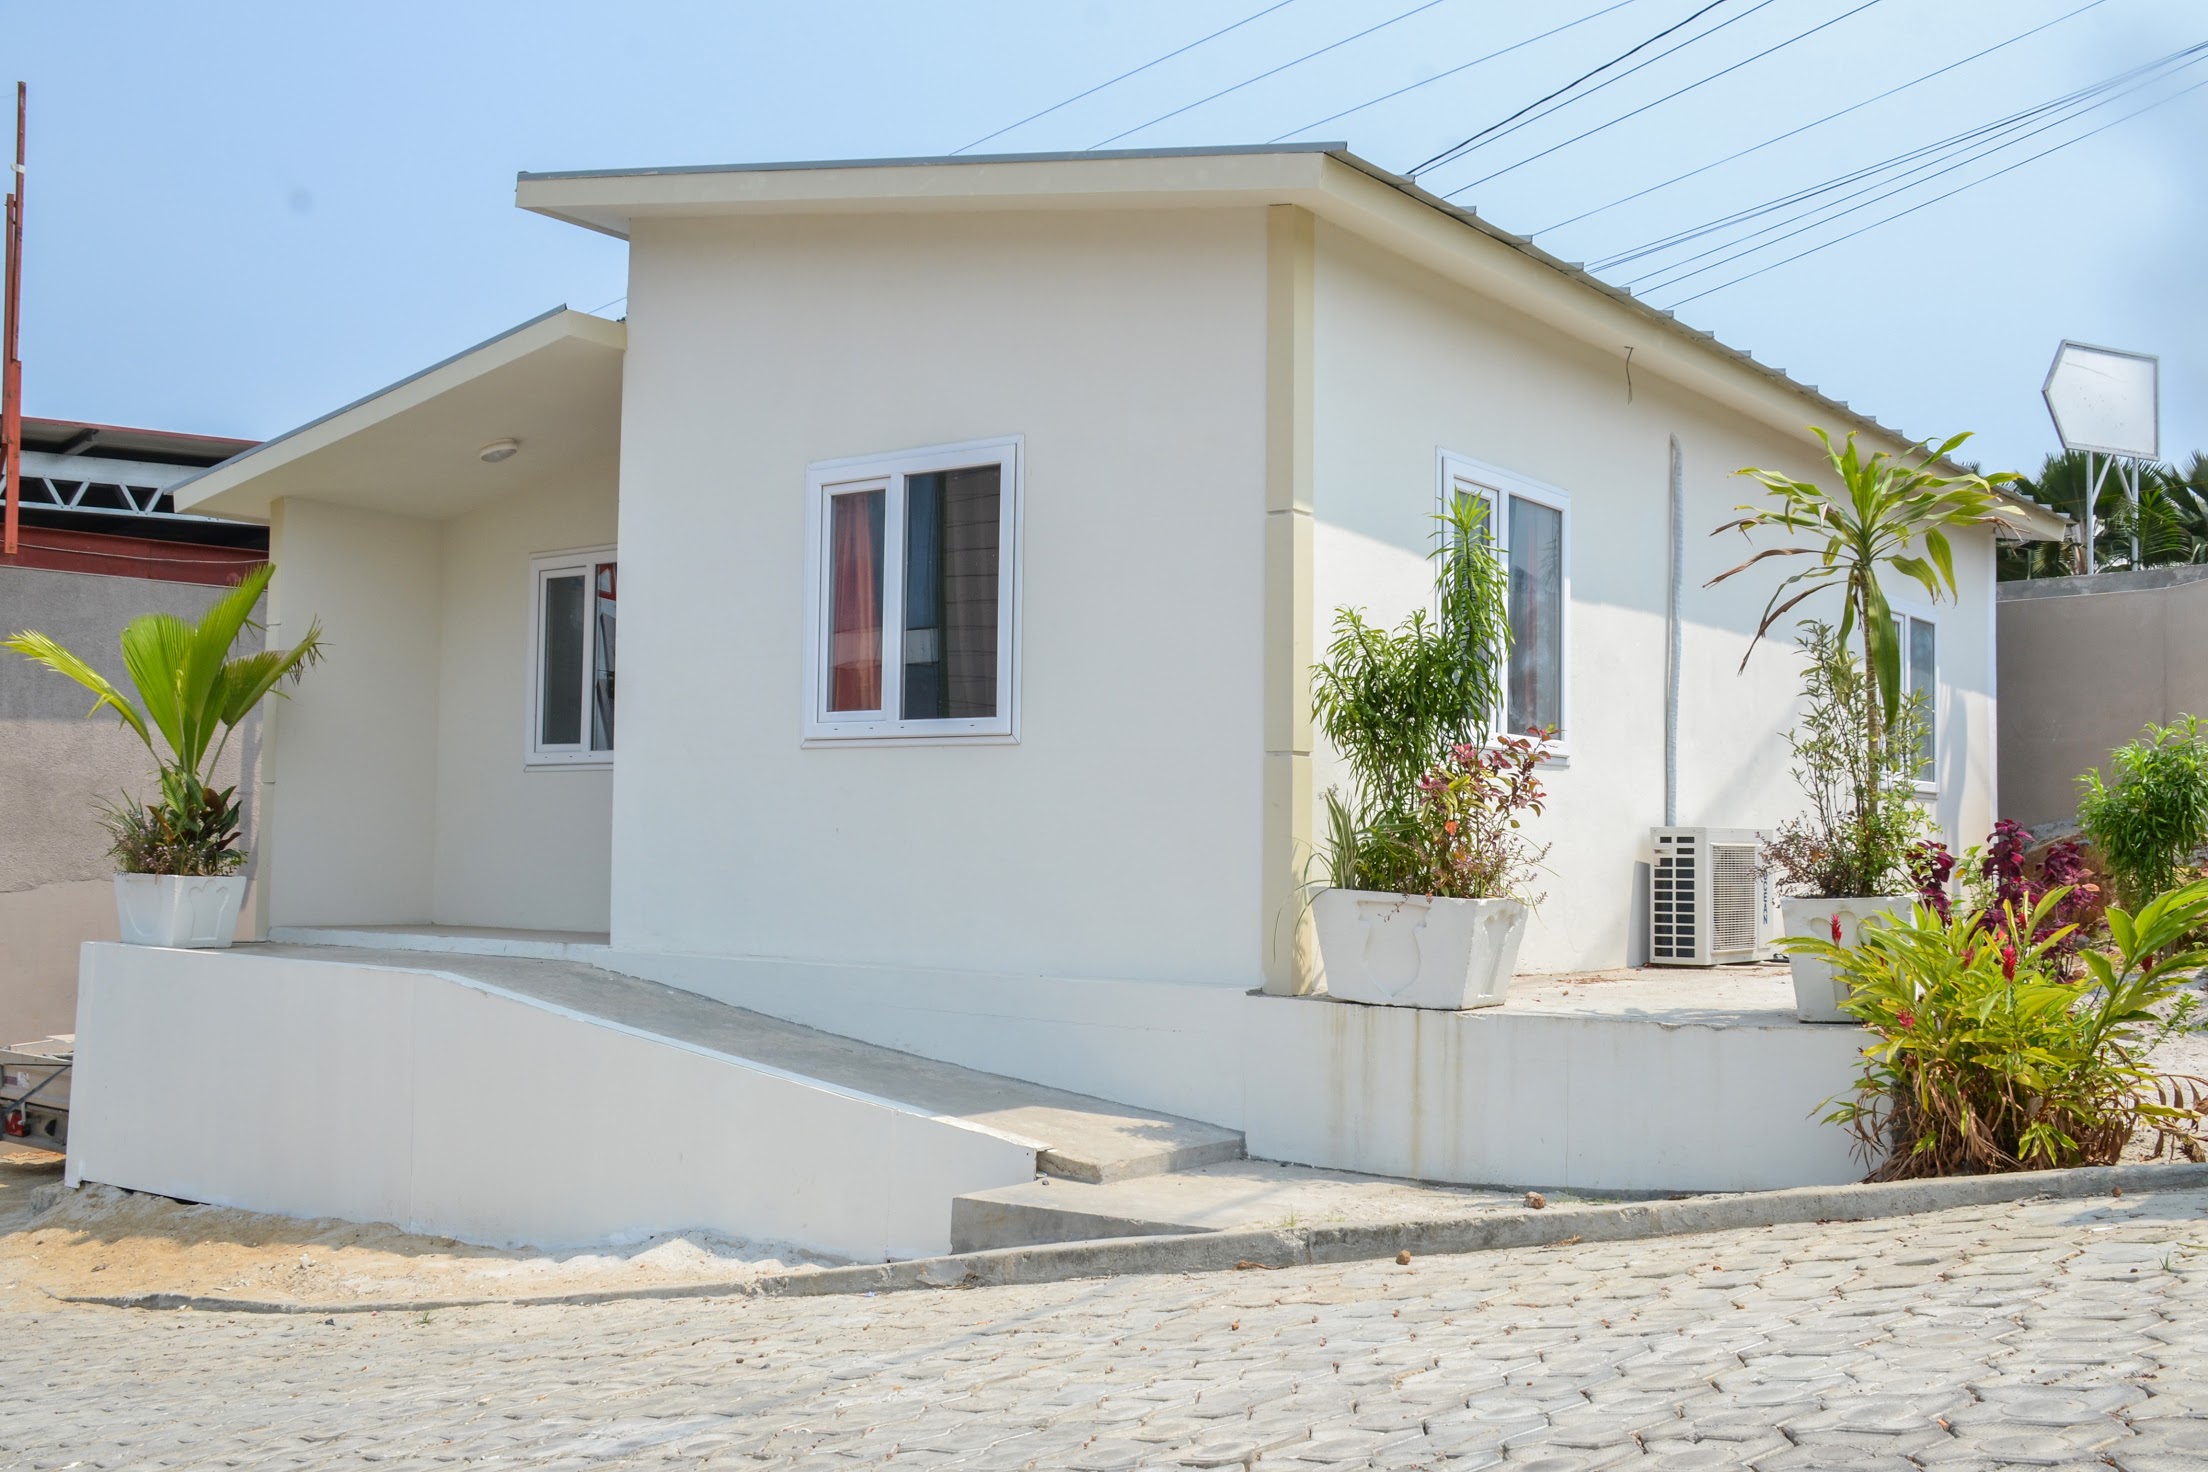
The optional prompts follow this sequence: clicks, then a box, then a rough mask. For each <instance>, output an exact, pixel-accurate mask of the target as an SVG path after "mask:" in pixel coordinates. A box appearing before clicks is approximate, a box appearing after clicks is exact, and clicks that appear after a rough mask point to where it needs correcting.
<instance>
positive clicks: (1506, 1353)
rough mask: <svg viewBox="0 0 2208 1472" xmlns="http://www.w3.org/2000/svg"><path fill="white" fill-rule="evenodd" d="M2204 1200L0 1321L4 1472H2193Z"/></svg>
mask: <svg viewBox="0 0 2208 1472" xmlns="http://www.w3.org/2000/svg"><path fill="white" fill-rule="evenodd" d="M2188 1242H2197V1243H2208V1194H2161V1195H2146V1196H2132V1197H2128V1198H2125V1199H2122V1200H2092V1201H2056V1202H2034V1203H2028V1204H2024V1205H2021V1206H2006V1207H1996V1208H1984V1209H1972V1210H1965V1211H1955V1212H1948V1213H1942V1214H1937V1215H1927V1216H1922V1217H1918V1218H1914V1219H1911V1220H1906V1221H1896V1222H1872V1223H1860V1224H1835V1225H1829V1226H1813V1227H1798V1228H1781V1229H1776V1230H1766V1231H1756V1232H1736V1233H1726V1234H1720V1235H1714V1236H1706V1237H1674V1238H1665V1239H1661V1240H1657V1241H1650V1242H1638V1243H1625V1244H1617V1245H1587V1244H1581V1245H1572V1246H1564V1247H1552V1248H1542V1249H1536V1250H1527V1251H1518V1252H1507V1253H1487V1254H1480V1255H1474V1256H1466V1257H1456V1258H1430V1259H1424V1260H1421V1261H1417V1262H1414V1263H1412V1264H1411V1265H1410V1266H1408V1267H1399V1266H1397V1265H1396V1264H1394V1263H1392V1262H1391V1263H1384V1264H1371V1263H1360V1264H1354V1265H1350V1266H1343V1267H1329V1268H1312V1269H1298V1270H1290V1271H1282V1272H1265V1271H1249V1272H1241V1273H1231V1274H1218V1275H1210V1276H1197V1277H1170V1278H1122V1279H1117V1280H1113V1281H1108V1282H1085V1283H1073V1284H1059V1285H1053V1286H1048V1287H1035V1288H1000V1289H985V1290H977V1291H972V1292H927V1293H906V1294H892V1295H885V1296H882V1297H879V1298H827V1299H812V1300H773V1301H760V1300H723V1301H710V1302H696V1301H671V1302H670V1301H662V1302H634V1303H621V1304H611V1305H602V1306H596V1307H590V1308H560V1309H473V1310H454V1311H448V1312H441V1313H436V1314H432V1315H428V1316H421V1315H411V1316H397V1317H395V1316H391V1315H381V1316H375V1317H370V1316H365V1315H363V1316H351V1317H342V1318H339V1319H336V1320H335V1321H326V1320H299V1319H287V1318H271V1317H256V1316H247V1315H236V1316H231V1315H211V1314H190V1313H143V1312H130V1311H118V1310H110V1309H91V1308H75V1307H59V1308H53V1309H42V1310H40V1311H38V1312H35V1313H19V1314H4V1315H0V1374H4V1377H5V1378H4V1380H0V1465H4V1466H8V1467H19V1466H20V1467H41V1468H43V1467H70V1466H75V1467H133V1468H136V1467H159V1466H192V1467H224V1466H231V1467H237V1466H252V1467H264V1466H265V1467H290V1466H317V1467H321V1466H355V1465H359V1464H361V1463H364V1462H380V1463H385V1464H390V1465H397V1466H407V1467H438V1466H452V1465H481V1464H493V1465H505V1466H517V1465H527V1466H533V1467H575V1468H583V1467H592V1468H597V1467H608V1466H624V1467H626V1466H655V1467H657V1466H665V1465H669V1464H673V1465H676V1466H704V1467H728V1468H745V1469H762V1472H763V1469H767V1468H816V1467H817V1468H844V1467H851V1468H856V1467H862V1466H871V1465H878V1464H882V1463H885V1462H886V1463H889V1464H891V1465H893V1466H897V1467H953V1466H955V1467H962V1468H1026V1467H1035V1468H1048V1469H1060V1468H1063V1469H1071V1472H1107V1469H1113V1468H1135V1467H1153V1466H1155V1467H1169V1466H1181V1467H1236V1466H1244V1465H1253V1464H1254V1465H1256V1466H1259V1467H1266V1468H1306V1469H1308V1468H1316V1467H1380V1468H1409V1467H1448V1468H1480V1467H1492V1466H1497V1465H1501V1466H1505V1467H1512V1466H1516V1467H1524V1468H1528V1469H1541V1472H1576V1469H1582V1468H1590V1469H1592V1468H1609V1467H1621V1468H1630V1469H1648V1472H1659V1469H1661V1472H1671V1469H1687V1468H1701V1467H1753V1468H1757V1469H1767V1472H1782V1469H1789V1468H1803V1469H1808V1468H1856V1467H1864V1468H1896V1469H1901V1468H1926V1469H1941V1468H1954V1469H1963V1468H1990V1467H2058V1468H2087V1467H2093V1468H2100V1467H2106V1466H2109V1465H2114V1466H2116V1467H2118V1468H2120V1469H2122V1472H2178V1469H2201V1468H2208V1251H2202V1252H2192V1251H2188V1250H2187V1248H2186V1246H2185V1245H2184V1244H2186V1243H2188Z"/></svg>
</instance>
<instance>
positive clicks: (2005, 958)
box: [2001, 946, 2016, 981]
mask: <svg viewBox="0 0 2208 1472" xmlns="http://www.w3.org/2000/svg"><path fill="white" fill-rule="evenodd" d="M2001 975H2002V976H2003V977H2005V978H2006V979H2008V980H2010V981H2014V980H2016V947H2015V946H2003V947H2002V948H2001Z"/></svg>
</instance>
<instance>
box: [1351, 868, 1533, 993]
mask: <svg viewBox="0 0 2208 1472" xmlns="http://www.w3.org/2000/svg"><path fill="white" fill-rule="evenodd" d="M1527 913H1528V912H1527V910H1526V907H1525V906H1524V905H1522V904H1520V903H1518V901H1516V900H1451V899H1436V898H1434V897H1433V896H1431V895H1410V894H1375V893H1373V892H1371V891H1369V890H1362V889H1322V890H1320V891H1319V893H1318V896H1317V898H1315V899H1313V900H1312V902H1311V918H1312V922H1313V924H1314V925H1315V926H1316V927H1317V930H1318V935H1319V968H1320V980H1321V981H1322V983H1323V984H1324V985H1325V987H1326V994H1327V995H1328V996H1330V997H1333V998H1335V999H1336V1000H1338V1001H1344V1002H1371V1003H1374V1004H1376V1005H1379V1006H1383V1007H1435V1008H1440V1009H1442V1010H1444V1011H1450V1012H1455V1011H1461V1010H1463V1009H1464V1008H1467V1007H1499V1006H1501V1005H1502V1002H1503V998H1504V997H1505V996H1506V995H1508V994H1509V991H1510V978H1511V973H1513V972H1514V971H1516V970H1517V969H1518V943H1519V942H1520V941H1522V940H1524V939H1525V935H1526V916H1527Z"/></svg>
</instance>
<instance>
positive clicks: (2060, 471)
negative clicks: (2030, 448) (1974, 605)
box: [2001, 451, 2208, 581]
mask: <svg viewBox="0 0 2208 1472" xmlns="http://www.w3.org/2000/svg"><path fill="white" fill-rule="evenodd" d="M2085 486H2086V479H2085V455H2084V453H2083V452H2082V451H2068V452H2065V453H2063V454H2060V455H2049V456H2048V457H2047V460H2046V463H2045V464H2043V465H2042V466H2041V467H2040V471H2039V474H2038V475H2037V476H2026V477H2023V478H2021V479H2019V480H2018V481H2017V482H2016V487H2015V488H2016V489H2017V490H2018V491H2020V492H2022V493H2023V494H2025V495H2027V496H2030V497H2031V498H2032V499H2033V500H2035V501H2037V502H2039V503H2040V504H2041V505H2042V506H2046V507H2050V508H2051V509H2053V510H2056V511H2059V512H2061V513H2062V514H2063V515H2065V516H2067V517H2069V518H2070V520H2071V522H2072V523H2073V524H2077V523H2081V522H2082V521H2083V519H2084V511H2085ZM2093 521H2094V526H2093V530H2094V536H2093V566H2094V569H2095V570H2096V571H2100V572H2120V571H2125V570H2128V569H2130V568H2132V567H2133V566H2134V564H2133V561H2132V556H2131V542H2132V531H2133V527H2134V516H2133V512H2132V506H2131V500H2130V498H2129V497H2128V496H2126V495H2125V494H2124V488H2123V487H2122V486H2121V485H2119V484H2118V483H2117V480H2116V477H2115V476H2114V475H2113V474H2111V475H2110V476H2109V477H2108V478H2107V479H2106V480H2104V481H2103V482H2102V483H2101V493H2100V495H2099V496H2098V497H2097V498H2096V499H2095V501H2094V505H2093ZM2136 525H2137V529H2138V533H2139V559H2138V562H2137V564H2136V565H2137V566H2139V567H2170V566H2177V565H2182V564H2187V563H2208V454H2201V453H2198V452H2196V453H2195V454H2194V455H2193V458H2192V463H2191V464H2190V465H2189V466H2187V468H2186V469H2185V470H2183V471H2179V470H2178V468H2177V467H2176V466H2174V465H2149V466H2146V467H2145V468H2144V469H2143V470H2142V471H2141V472H2140V476H2139V509H2138V514H2137V517H2136ZM2080 553H2081V549H2080V548H2079V546H2078V545H2077V544H2076V543H2075V542H2025V543H2021V544H2017V545H2005V546H2003V547H2002V548H2001V577H2002V580H2003V581H2008V580H2010V579H2014V578H2049V577H2064V576H2067V575H2069V574H2072V573H2077V572H2081V571H2083V570H2084V568H2083V562H2084V559H2083V557H2082V556H2081V555H2080Z"/></svg>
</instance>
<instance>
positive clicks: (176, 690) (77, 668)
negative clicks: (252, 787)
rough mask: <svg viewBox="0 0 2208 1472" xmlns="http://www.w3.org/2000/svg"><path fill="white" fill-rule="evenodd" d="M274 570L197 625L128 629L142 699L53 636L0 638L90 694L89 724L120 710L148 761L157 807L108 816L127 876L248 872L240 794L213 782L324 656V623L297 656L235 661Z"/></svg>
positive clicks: (294, 650) (169, 617) (129, 655)
mask: <svg viewBox="0 0 2208 1472" xmlns="http://www.w3.org/2000/svg"><path fill="white" fill-rule="evenodd" d="M275 571H276V569H275V566H274V565H273V564H264V565H262V566H260V567H257V568H255V569H254V570H253V571H251V572H249V573H247V574H246V575H245V576H244V577H243V578H241V579H240V580H239V582H238V585H237V586H236V587H234V588H232V589H230V590H229V591H228V592H227V593H224V594H223V595H222V596H221V597H220V598H218V599H216V600H215V602H214V605H213V606H212V607H210V608H209V609H208V610H207V611H206V613H204V614H202V615H201V616H200V618H199V620H198V622H196V623H187V622H185V621H184V620H183V619H181V618H179V617H177V616H176V615H175V614H173V613H149V614H144V615H141V616H140V617H138V618H134V619H132V620H131V621H130V622H129V623H127V624H125V625H124V626H123V634H122V648H123V668H124V669H125V670H126V671H127V672H128V673H129V675H130V683H131V685H132V687H133V688H134V689H135V690H136V691H137V695H138V699H137V700H136V701H135V702H133V701H132V700H131V699H130V697H129V696H128V695H125V694H124V693H123V692H122V691H121V690H118V689H117V688H115V686H114V685H113V684H111V683H109V681H108V680H107V678H106V677H105V676H104V675H102V674H101V673H100V672H99V671H98V670H95V669H94V668H92V666H91V665H90V664H89V663H87V662H86V661H85V660H84V659H83V658H82V657H81V656H79V655H76V654H72V653H71V652H70V651H69V650H67V649H65V648H63V647H62V646H61V644H60V643H58V642H57V641H55V640H54V639H52V638H50V637H48V636H47V635H45V634H40V633H35V632H24V633H19V634H17V635H15V637H13V638H11V639H6V640H0V648H5V649H12V650H14V651H15V652H16V653H18V654H20V655H23V656H24V657H25V658H27V659H30V660H32V661H34V662H36V663H38V664H42V665H44V666H46V668H48V669H50V670H52V671H54V672H55V673H56V674H61V675H66V676H68V677H69V678H70V679H72V680H74V681H76V682H77V683H78V684H79V685H82V686H83V687H84V688H85V689H87V690H89V691H91V692H92V695H93V697H94V698H93V702H92V709H91V710H90V711H88V712H86V714H87V715H88V716H96V715H98V714H99V713H100V712H101V711H103V710H112V711H114V712H115V716H116V719H117V720H119V721H120V722H121V723H122V724H123V725H124V726H126V727H128V728H129V729H130V730H131V731H132V732H133V733H135V734H136V735H137V737H138V739H139V740H140V741H142V742H144V743H145V745H146V750H147V751H148V752H150V753H152V755H153V759H154V762H155V764H156V766H157V768H158V769H159V783H160V789H161V798H160V801H159V802H157V803H148V804H145V805H144V806H145V812H144V813H143V814H139V813H138V812H137V811H136V808H135V806H134V807H131V808H122V809H110V811H109V815H108V818H107V820H106V821H107V826H108V830H109V832H110V834H112V835H113V836H114V838H115V845H114V852H115V855H116V857H117V859H118V860H120V861H122V862H123V863H124V864H125V865H126V866H127V865H130V864H133V863H151V864H162V865H165V866H166V867H162V868H157V869H151V870H146V871H141V872H152V873H168V874H176V873H203V874H205V873H224V872H227V871H228V870H230V869H234V868H236V867H237V866H238V865H239V864H241V863H243V862H244V858H245V856H244V854H243V853H242V852H240V851H238V849H237V847H236V839H237V820H236V815H237V805H236V803H235V801H234V798H235V795H236V790H235V789H234V788H225V789H220V790H218V789H216V788H214V787H213V786H212V785H211V781H210V779H211V778H212V777H213V775H214V770H215V767H216V764H217V763H219V762H220V761H221V760H222V754H223V751H224V749H225V748H226V747H227V746H228V745H229V741H230V737H231V735H232V733H233V732H235V731H236V730H237V728H238V727H239V725H241V724H242V723H243V722H244V720H245V718H246V717H247V716H248V715H251V714H252V713H253V710H254V708H255V707H256V706H258V705H259V704H260V703H261V701H262V700H264V699H266V698H267V697H268V696H269V695H270V694H271V693H273V692H276V691H277V687H278V686H279V685H281V684H282V683H283V682H284V681H285V680H287V679H291V680H296V679H298V678H299V676H300V675H302V674H303V673H304V672H305V671H306V669H307V667H308V666H310V665H313V664H316V663H319V662H320V660H321V658H322V626H321V625H320V623H315V624H313V625H311V626H310V627H309V628H308V629H307V634H306V637H305V638H303V639H301V640H300V641H299V642H298V643H297V644H294V645H293V646H292V647H291V648H289V649H261V650H256V651H254V652H253V653H250V654H239V655H232V654H231V652H230V651H231V649H232V648H233V647H234V646H235V645H236V644H237V642H238V637H239V636H240V635H241V634H243V633H244V632H245V630H246V629H247V628H248V627H249V626H252V620H253V606H254V604H256V603H258V602H259V601H260V597H261V594H262V593H263V592H265V591H266V590H267V588H268V582H269V579H270V578H271V577H272V576H274V574H275ZM156 736H158V737H159V738H160V744H156V742H155V737H156ZM164 746H165V747H166V748H167V749H166V751H164V750H163V747H164Z"/></svg>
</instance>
